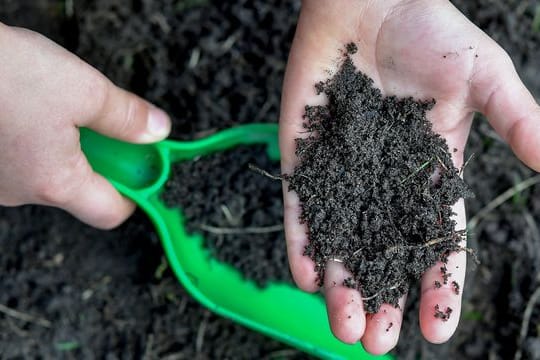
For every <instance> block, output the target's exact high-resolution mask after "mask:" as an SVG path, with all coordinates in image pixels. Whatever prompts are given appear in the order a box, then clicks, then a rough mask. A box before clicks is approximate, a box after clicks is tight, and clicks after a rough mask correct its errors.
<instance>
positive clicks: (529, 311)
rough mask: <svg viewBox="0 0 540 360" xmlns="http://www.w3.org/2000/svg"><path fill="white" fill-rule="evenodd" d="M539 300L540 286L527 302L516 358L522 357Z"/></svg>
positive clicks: (515, 359) (517, 359) (516, 359)
mask: <svg viewBox="0 0 540 360" xmlns="http://www.w3.org/2000/svg"><path fill="white" fill-rule="evenodd" d="M538 301H540V286H539V287H538V288H536V291H535V292H534V293H533V294H532V296H531V297H530V299H529V301H528V302H527V307H525V311H524V312H523V321H522V322H521V330H520V332H519V340H518V347H517V350H516V353H515V355H514V360H520V359H521V356H522V346H523V340H525V337H526V336H527V332H528V331H529V323H530V322H531V316H532V312H533V310H534V307H535V306H536V303H537V302H538Z"/></svg>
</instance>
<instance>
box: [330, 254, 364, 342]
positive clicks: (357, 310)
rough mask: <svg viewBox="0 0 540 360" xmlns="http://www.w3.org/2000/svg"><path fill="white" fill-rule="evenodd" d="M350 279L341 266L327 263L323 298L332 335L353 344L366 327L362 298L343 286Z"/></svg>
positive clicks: (354, 290)
mask: <svg viewBox="0 0 540 360" xmlns="http://www.w3.org/2000/svg"><path fill="white" fill-rule="evenodd" d="M348 277H350V275H349V274H348V273H347V271H346V270H345V269H344V268H343V265H342V264H340V263H338V262H336V261H329V262H328V264H327V267H326V274H325V278H324V297H325V299H326V308H327V311H328V320H329V321H330V328H331V329H332V333H333V334H334V336H335V337H337V338H338V339H339V340H341V341H343V342H345V343H348V344H354V343H356V342H358V341H359V340H360V338H361V337H362V335H363V334H364V330H365V327H366V316H365V313H364V307H363V304H362V296H361V295H360V292H359V291H358V290H356V289H351V288H348V287H346V286H344V285H343V280H345V279H346V278H348Z"/></svg>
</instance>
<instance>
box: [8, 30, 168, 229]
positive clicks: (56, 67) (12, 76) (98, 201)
mask: <svg viewBox="0 0 540 360" xmlns="http://www.w3.org/2000/svg"><path fill="white" fill-rule="evenodd" d="M0 49H2V51H1V52H0V109H2V110H1V112H0V143H1V144H2V151H1V152H0V164H1V166H0V204H2V205H5V206H17V205H22V204H29V203H32V204H42V205H49V206H56V207H59V208H62V209H65V210H66V211H68V212H70V213H72V214H73V215H75V216H76V217H78V218H79V219H80V220H82V221H84V222H86V223H88V224H90V225H93V226H95V227H98V228H103V229H110V228H112V227H115V226H117V225H118V224H120V223H121V222H122V221H124V220H125V219H126V218H127V217H128V216H129V215H130V214H131V213H132V212H133V210H134V208H135V205H134V204H133V203H132V202H131V201H129V200H127V199H126V198H124V197H122V196H121V195H120V194H119V193H118V192H117V191H116V190H115V189H114V188H113V187H112V185H111V184H110V183H109V182H108V181H107V180H105V178H103V177H102V176H100V175H98V174H96V173H94V172H93V171H92V169H91V167H90V165H89V164H88V161H87V160H86V157H85V156H84V154H83V153H82V151H81V147H80V142H79V130H78V128H79V127H89V128H91V129H93V130H95V131H97V132H100V133H102V134H104V135H107V136H110V137H114V138H118V139H121V140H125V141H129V142H134V143H148V142H154V141H158V140H161V139H163V138H165V137H166V136H167V135H168V133H169V131H170V128H171V125H170V120H169V118H168V116H167V115H166V114H165V113H164V112H163V111H161V110H159V109H157V108H156V107H154V106H152V105H151V104H149V103H148V102H146V101H144V100H143V99H141V98H139V97H137V96H135V95H133V94H131V93H129V92H127V91H124V90H122V89H120V88H118V87H116V86H115V85H114V84H113V83H112V82H110V81H109V80H108V79H107V78H106V77H105V76H103V75H102V74H101V73H99V72H98V71H97V70H95V69H94V68H92V67H91V66H90V65H88V64H86V63H85V62H83V61H82V60H80V59H79V58H78V57H76V56H75V55H73V54H71V53H69V52H68V51H66V50H65V49H63V48H61V47H60V46H58V45H56V44H55V43H53V42H52V41H50V40H48V39H46V38H44V37H43V36H41V35H39V34H37V33H35V32H32V31H28V30H24V29H19V28H13V27H8V26H5V25H2V24H0Z"/></svg>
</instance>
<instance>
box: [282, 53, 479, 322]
mask: <svg viewBox="0 0 540 360" xmlns="http://www.w3.org/2000/svg"><path fill="white" fill-rule="evenodd" d="M346 48H347V50H346V52H347V55H346V57H345V59H344V60H343V64H342V65H341V67H340V70H339V71H338V72H337V73H336V74H335V75H334V76H333V77H332V78H330V79H328V80H326V81H325V82H321V83H319V84H317V85H316V89H317V92H318V93H319V94H321V93H324V95H326V97H327V99H328V104H327V105H320V106H306V112H305V115H304V118H305V120H306V122H305V123H304V127H305V128H306V129H307V131H308V132H309V133H310V135H309V136H308V137H307V138H303V139H297V140H296V145H297V146H296V154H297V156H298V158H299V164H298V165H297V166H296V167H295V169H294V172H293V173H292V174H291V175H287V177H286V178H287V180H288V181H289V190H290V191H295V192H296V193H297V194H298V196H299V198H300V202H301V207H302V213H301V216H300V218H301V221H302V222H305V223H306V224H307V227H308V234H309V243H308V245H307V246H306V250H305V253H306V254H307V255H309V256H310V257H311V258H312V259H313V260H314V261H315V265H316V270H317V272H318V274H319V280H320V281H321V283H322V280H323V279H324V272H325V268H326V264H327V263H328V261H329V260H332V259H338V260H339V261H340V262H342V263H343V265H344V266H345V268H346V269H347V270H348V271H349V272H350V273H351V275H352V279H347V281H346V285H347V286H352V287H355V288H358V289H359V290H360V292H361V294H362V297H363V298H364V308H365V309H366V311H367V312H369V313H374V312H377V311H378V310H379V307H380V306H381V304H383V303H389V304H392V305H394V306H398V300H399V299H400V298H401V297H402V296H403V295H404V294H406V293H407V292H408V289H409V286H410V284H411V283H412V282H414V281H416V280H417V279H419V278H420V276H421V275H422V274H423V273H424V272H425V271H426V270H427V269H429V268H430V267H432V266H433V265H434V264H435V263H436V262H437V261H438V260H442V261H444V262H446V258H447V256H448V254H449V253H451V252H453V251H457V250H460V249H461V247H460V242H461V241H462V239H463V234H460V233H458V232H456V231H455V230H454V228H455V221H454V220H452V219H451V216H452V214H453V212H452V209H451V206H452V205H453V204H454V203H455V202H456V201H457V200H458V199H459V198H461V197H467V196H469V194H470V192H469V191H468V189H467V187H466V185H465V183H464V182H463V180H462V179H461V178H460V177H459V171H458V170H457V169H456V168H455V167H454V165H453V164H452V158H451V154H450V152H449V149H448V146H447V144H446V141H445V140H444V139H443V138H442V137H441V136H439V135H437V134H435V133H434V132H433V131H432V129H431V123H430V122H429V121H428V120H427V118H426V112H427V111H428V110H430V109H431V108H432V107H433V105H434V101H426V102H421V101H415V100H414V99H412V98H403V99H400V98H397V97H395V96H391V97H383V96H382V94H381V92H380V90H378V89H377V88H375V87H374V86H373V80H372V79H370V78H369V77H367V76H366V75H364V74H363V73H361V72H359V71H357V69H356V68H355V66H354V64H353V62H352V59H351V58H350V56H349V54H350V53H354V52H356V46H355V45H354V44H349V45H347V46H346ZM435 172H437V173H438V176H437V178H438V179H437V180H434V173H435ZM444 269H446V268H444ZM444 320H446V318H444Z"/></svg>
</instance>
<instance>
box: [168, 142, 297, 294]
mask: <svg viewBox="0 0 540 360" xmlns="http://www.w3.org/2000/svg"><path fill="white" fill-rule="evenodd" d="M250 164H256V166H257V167H259V168H261V169H266V170H268V171H269V172H270V173H274V174H279V171H280V168H279V163H278V162H275V161H271V160H270V159H269V158H268V156H266V151H265V147H264V146H261V145H258V146H242V147H238V148H235V149H233V150H228V151H225V152H222V153H215V154H212V155H209V156H205V157H202V158H198V159H195V160H193V161H186V162H180V163H177V164H175V165H174V166H173V168H172V171H171V177H170V179H169V181H168V182H167V184H166V186H165V191H164V192H163V195H162V198H163V199H164V201H165V203H166V204H167V206H169V207H178V208H180V209H181V210H182V212H183V214H184V216H185V219H186V228H187V231H188V232H189V233H202V234H203V237H204V241H205V245H206V246H207V247H208V248H209V249H210V251H211V253H212V255H213V256H215V257H216V258H217V259H219V260H221V261H223V262H226V263H228V264H230V265H232V266H234V267H235V268H237V269H238V270H240V271H241V273H242V274H243V275H244V276H245V278H247V279H250V280H253V281H255V282H256V283H257V284H259V285H260V286H264V285H266V284H267V283H269V282H272V281H286V282H292V279H291V276H290V273H289V267H288V262H287V250H286V245H285V238H284V234H283V215H282V214H283V203H282V201H281V197H280V196H281V182H280V181H275V180H272V179H270V178H268V177H265V176H261V175H260V174H258V173H256V172H254V171H252V170H250V169H249V165H250Z"/></svg>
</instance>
